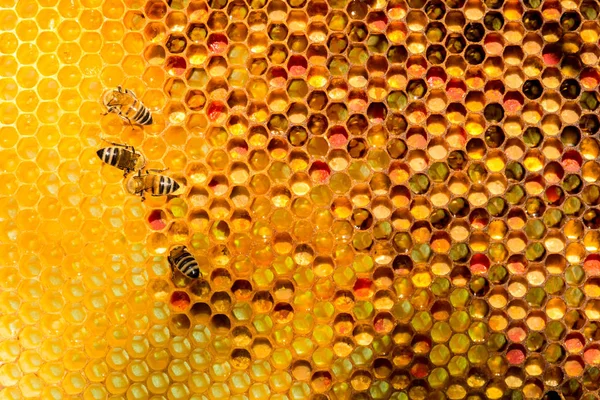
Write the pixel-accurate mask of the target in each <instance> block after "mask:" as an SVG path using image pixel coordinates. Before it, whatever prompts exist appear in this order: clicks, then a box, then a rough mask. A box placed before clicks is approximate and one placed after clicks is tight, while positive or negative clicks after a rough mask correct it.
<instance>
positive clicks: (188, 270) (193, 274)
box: [175, 251, 200, 278]
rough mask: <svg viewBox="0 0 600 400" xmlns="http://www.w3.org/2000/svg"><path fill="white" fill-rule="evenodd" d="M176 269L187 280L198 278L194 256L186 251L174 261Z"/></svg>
mask: <svg viewBox="0 0 600 400" xmlns="http://www.w3.org/2000/svg"><path fill="white" fill-rule="evenodd" d="M175 266H176V267H177V269H178V270H179V271H180V272H181V273H182V274H183V275H185V276H187V277H188V278H198V276H200V268H199V267H198V263H197V262H196V259H195V258H194V256H192V255H191V254H190V253H188V252H187V251H186V252H184V253H183V254H182V256H181V257H180V258H178V259H177V260H176V265H175Z"/></svg>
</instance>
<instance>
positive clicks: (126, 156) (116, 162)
mask: <svg viewBox="0 0 600 400" xmlns="http://www.w3.org/2000/svg"><path fill="white" fill-rule="evenodd" d="M106 142H107V143H109V144H112V147H105V148H103V149H100V150H98V151H97V152H96V154H98V157H100V160H102V162H104V163H105V164H108V165H112V166H113V167H116V168H119V169H120V170H123V176H124V177H125V176H127V175H128V174H129V173H130V172H132V171H137V170H141V169H142V168H144V166H145V165H146V158H145V157H144V156H143V155H142V153H140V152H138V151H136V150H135V148H134V147H133V146H127V145H124V144H120V143H113V142H109V141H108V140H106Z"/></svg>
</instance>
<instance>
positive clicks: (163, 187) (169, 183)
mask: <svg viewBox="0 0 600 400" xmlns="http://www.w3.org/2000/svg"><path fill="white" fill-rule="evenodd" d="M177 189H179V184H178V183H177V182H176V181H175V180H174V179H172V178H169V177H168V176H161V177H160V182H159V184H158V193H157V194H158V195H163V194H170V193H173V192H175V191H177Z"/></svg>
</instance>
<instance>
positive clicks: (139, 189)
mask: <svg viewBox="0 0 600 400" xmlns="http://www.w3.org/2000/svg"><path fill="white" fill-rule="evenodd" d="M163 171H166V169H148V170H146V173H145V174H142V170H139V171H138V174H137V175H133V176H132V177H131V178H129V179H128V180H127V183H126V185H125V187H126V188H127V192H129V193H131V194H134V195H137V196H141V197H142V201H144V200H145V199H146V197H145V196H144V194H145V193H146V192H149V193H150V194H151V195H152V196H164V195H167V194H172V193H174V192H176V191H177V189H179V188H180V185H179V183H177V181H175V179H173V178H169V177H168V176H164V175H155V174H159V173H161V172H163Z"/></svg>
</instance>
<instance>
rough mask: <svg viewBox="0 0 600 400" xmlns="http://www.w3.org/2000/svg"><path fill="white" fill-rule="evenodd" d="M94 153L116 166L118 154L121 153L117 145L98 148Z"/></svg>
mask: <svg viewBox="0 0 600 400" xmlns="http://www.w3.org/2000/svg"><path fill="white" fill-rule="evenodd" d="M96 154H97V155H98V157H100V159H101V160H102V161H103V162H104V163H106V164H108V165H112V166H113V167H116V166H117V162H118V160H119V156H120V155H121V149H119V148H117V147H106V148H104V149H100V150H98V151H97V152H96Z"/></svg>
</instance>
